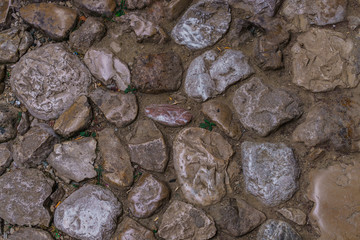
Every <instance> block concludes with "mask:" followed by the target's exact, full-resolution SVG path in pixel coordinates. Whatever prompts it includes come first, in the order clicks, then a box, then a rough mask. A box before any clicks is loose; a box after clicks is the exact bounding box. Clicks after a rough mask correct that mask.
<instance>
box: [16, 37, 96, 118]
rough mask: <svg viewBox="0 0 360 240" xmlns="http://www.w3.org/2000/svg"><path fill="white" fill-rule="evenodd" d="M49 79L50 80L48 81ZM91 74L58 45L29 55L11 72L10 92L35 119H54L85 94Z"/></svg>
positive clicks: (78, 60)
mask: <svg viewBox="0 0 360 240" xmlns="http://www.w3.org/2000/svg"><path fill="white" fill-rule="evenodd" d="M49 76H50V77H49ZM90 83H91V74H90V72H89V70H88V69H87V68H86V66H85V65H84V64H83V63H82V62H81V61H80V59H79V58H78V57H77V56H76V55H73V54H71V53H69V52H68V51H67V50H66V48H65V46H64V45H63V44H61V43H57V44H48V45H45V46H44V47H41V48H38V49H36V50H34V51H31V52H29V53H28V54H26V55H25V56H24V57H22V58H21V59H20V61H19V62H18V63H17V64H16V65H15V67H14V69H13V70H12V72H11V78H10V84H11V89H12V91H13V92H14V93H15V95H16V97H17V98H18V99H19V100H20V101H21V102H22V103H23V104H24V105H25V106H26V108H27V109H28V110H29V112H30V113H31V114H32V115H33V116H34V117H37V118H39V119H43V120H49V119H54V118H58V117H59V116H60V114H62V113H63V112H64V111H65V110H66V109H68V108H69V107H70V106H71V105H72V104H73V103H74V102H75V100H76V99H77V98H78V97H79V96H81V95H86V94H87V88H88V86H89V85H90Z"/></svg>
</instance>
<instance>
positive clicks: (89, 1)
mask: <svg viewBox="0 0 360 240" xmlns="http://www.w3.org/2000/svg"><path fill="white" fill-rule="evenodd" d="M74 4H75V5H76V6H78V7H80V8H82V9H84V10H85V11H88V12H90V13H92V14H95V15H98V16H100V15H101V16H106V17H111V16H112V14H113V12H114V10H115V8H116V2H115V0H74Z"/></svg>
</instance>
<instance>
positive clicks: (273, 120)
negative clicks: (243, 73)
mask: <svg viewBox="0 0 360 240" xmlns="http://www.w3.org/2000/svg"><path fill="white" fill-rule="evenodd" d="M232 102H233V106H234V108H235V110H236V112H237V114H238V116H239V119H240V121H241V123H242V124H243V125H244V127H245V128H247V129H250V130H254V131H255V132H256V133H257V134H259V135H260V136H267V135H268V134H270V133H271V132H272V131H275V130H276V129H277V128H278V127H279V126H281V125H282V124H284V123H286V122H288V121H290V120H292V119H294V118H297V117H299V116H300V115H301V114H302V103H301V102H300V100H299V99H298V98H297V97H296V96H295V95H294V94H291V93H289V92H287V91H285V90H282V89H274V88H271V87H268V86H266V85H265V84H264V83H263V82H262V81H261V80H260V79H259V78H252V79H251V80H250V81H249V82H247V83H245V84H244V85H242V86H241V87H240V88H239V89H238V90H236V92H235V94H234V97H233V101H232Z"/></svg>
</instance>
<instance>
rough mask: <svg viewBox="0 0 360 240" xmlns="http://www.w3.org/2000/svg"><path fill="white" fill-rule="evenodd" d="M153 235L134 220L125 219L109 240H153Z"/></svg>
mask: <svg viewBox="0 0 360 240" xmlns="http://www.w3.org/2000/svg"><path fill="white" fill-rule="evenodd" d="M155 239H156V238H155V237H154V234H153V233H152V231H150V230H149V229H147V228H145V227H143V226H142V225H141V224H140V223H138V222H136V221H135V220H133V219H131V218H129V217H125V218H124V219H123V220H122V221H121V223H120V224H119V225H118V227H117V229H116V232H115V233H114V235H113V237H112V238H111V240H155Z"/></svg>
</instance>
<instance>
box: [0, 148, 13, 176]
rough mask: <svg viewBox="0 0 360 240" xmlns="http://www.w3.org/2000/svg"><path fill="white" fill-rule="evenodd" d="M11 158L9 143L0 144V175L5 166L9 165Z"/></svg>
mask: <svg viewBox="0 0 360 240" xmlns="http://www.w3.org/2000/svg"><path fill="white" fill-rule="evenodd" d="M11 160H12V152H11V148H10V144H7V143H1V144H0V175H2V174H3V173H4V172H5V170H6V168H7V167H9V166H10V163H11Z"/></svg>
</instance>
